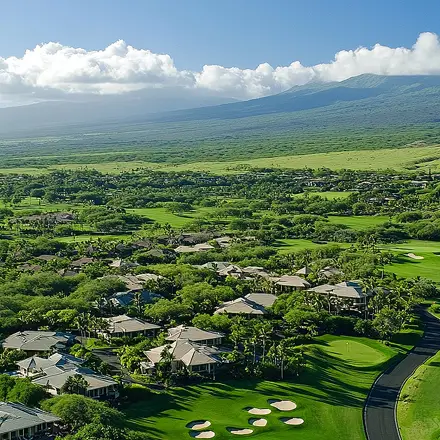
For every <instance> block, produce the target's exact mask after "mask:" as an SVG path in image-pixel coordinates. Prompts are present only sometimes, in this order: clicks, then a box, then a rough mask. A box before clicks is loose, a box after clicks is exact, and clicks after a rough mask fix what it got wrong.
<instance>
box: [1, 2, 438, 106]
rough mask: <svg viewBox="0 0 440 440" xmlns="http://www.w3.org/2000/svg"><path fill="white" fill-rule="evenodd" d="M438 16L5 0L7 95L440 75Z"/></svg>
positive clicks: (311, 6)
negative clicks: (379, 75)
mask: <svg viewBox="0 0 440 440" xmlns="http://www.w3.org/2000/svg"><path fill="white" fill-rule="evenodd" d="M439 15H440V2H439V1H438V0H423V1H421V2H420V1H419V2H416V1H415V0H381V1H378V0H368V1H367V0H362V1H361V0H308V1H304V0H270V1H269V0H221V1H218V0H124V1H120V0H105V1H104V0H75V1H73V0H62V1H59V0H38V1H37V0H0V101H1V100H4V101H5V100H7V101H11V102H12V101H14V100H17V101H19V100H24V99H28V98H29V97H32V99H54V98H56V97H58V96H61V95H63V94H77V93H80V94H81V93H84V94H87V93H122V92H126V91H133V90H138V89H142V88H148V87H156V88H157V87H159V88H166V87H185V88H191V87H193V88H202V89H204V90H207V91H210V92H212V93H218V94H222V95H224V96H231V97H236V98H241V99H247V98H253V97H258V96H264V95H268V94H271V93H277V92H279V91H283V90H286V89H288V88H289V87H292V86H294V85H301V84H304V83H307V82H308V81H311V80H316V79H319V80H323V81H332V80H336V81H340V80H343V79H346V78H347V77H349V76H353V75H356V74H360V73H382V74H416V73H426V74H439V73H440V46H439V44H438V37H437V34H440V21H439V20H438V17H439ZM376 45H379V46H376ZM414 45H416V46H414ZM359 48H365V49H360V50H359ZM402 48H405V50H406V51H407V52H405V53H403V52H402V51H403V49H402ZM350 51H354V52H350ZM292 63H293V64H292ZM335 65H336V66H335Z"/></svg>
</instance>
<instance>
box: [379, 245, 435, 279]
mask: <svg viewBox="0 0 440 440" xmlns="http://www.w3.org/2000/svg"><path fill="white" fill-rule="evenodd" d="M382 248H383V249H387V250H390V251H392V252H394V253H395V254H396V258H395V261H394V262H393V263H392V264H390V265H388V266H386V267H385V270H386V271H387V272H393V273H395V274H396V275H398V276H401V277H406V278H415V277H417V276H420V277H423V278H428V279H431V280H433V281H436V282H440V271H439V267H440V242H435V241H426V240H408V241H407V242H405V243H402V244H390V245H385V246H382ZM408 253H413V254H415V255H419V256H421V257H423V260H414V259H413V258H410V257H407V256H406V255H405V254H408Z"/></svg>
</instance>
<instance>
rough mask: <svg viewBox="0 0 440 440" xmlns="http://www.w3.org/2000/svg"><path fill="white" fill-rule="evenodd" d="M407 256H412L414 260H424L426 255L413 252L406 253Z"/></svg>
mask: <svg viewBox="0 0 440 440" xmlns="http://www.w3.org/2000/svg"><path fill="white" fill-rule="evenodd" d="M405 255H406V256H407V257H409V258H412V259H413V260H424V259H425V257H422V256H421V255H415V254H413V253H412V252H410V253H409V254H405Z"/></svg>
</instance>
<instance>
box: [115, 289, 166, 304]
mask: <svg viewBox="0 0 440 440" xmlns="http://www.w3.org/2000/svg"><path fill="white" fill-rule="evenodd" d="M137 293H139V295H140V300H141V302H142V303H143V304H150V303H152V302H154V301H155V300H157V299H160V298H162V296H161V295H159V294H157V293H153V292H147V291H146V290H143V291H135V292H134V291H131V290H130V291H128V292H117V293H114V294H113V295H112V296H111V297H110V298H109V302H110V303H111V304H112V305H113V306H114V307H128V306H130V305H131V304H133V301H134V299H135V296H136V295H137Z"/></svg>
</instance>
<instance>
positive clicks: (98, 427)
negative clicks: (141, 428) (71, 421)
mask: <svg viewBox="0 0 440 440" xmlns="http://www.w3.org/2000/svg"><path fill="white" fill-rule="evenodd" d="M148 438H149V437H148V436H147V435H146V434H142V433H140V432H136V431H131V430H128V429H123V428H116V427H114V426H106V425H103V424H102V423H98V424H88V425H85V426H84V427H82V428H81V429H79V431H78V432H77V433H76V434H73V435H69V436H67V437H64V439H65V440H148Z"/></svg>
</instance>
